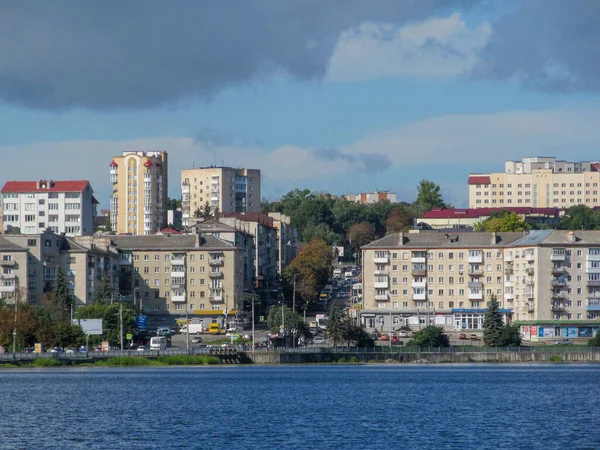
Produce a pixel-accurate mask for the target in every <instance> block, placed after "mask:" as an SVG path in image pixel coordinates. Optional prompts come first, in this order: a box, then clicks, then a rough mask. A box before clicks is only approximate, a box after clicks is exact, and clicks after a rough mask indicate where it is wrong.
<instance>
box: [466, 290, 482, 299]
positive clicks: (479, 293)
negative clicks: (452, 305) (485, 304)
mask: <svg viewBox="0 0 600 450" xmlns="http://www.w3.org/2000/svg"><path fill="white" fill-rule="evenodd" d="M469 300H483V291H471V290H470V289H469Z"/></svg>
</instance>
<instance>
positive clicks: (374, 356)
mask: <svg viewBox="0 0 600 450" xmlns="http://www.w3.org/2000/svg"><path fill="white" fill-rule="evenodd" d="M248 357H249V359H251V360H252V361H253V363H254V364H318V363H336V362H350V361H352V362H365V363H366V362H380V363H383V362H398V363H466V362H507V363H538V362H573V363H575V362H577V363H592V362H600V353H599V352H585V351H582V352H543V353H541V352H540V353H538V352H497V353H495V352H486V353H483V352H458V353H446V352H442V353H435V352H423V353H420V352H414V353H395V352H356V353H354V352H342V353H336V352H327V353H286V352H275V353H271V352H269V353H262V352H261V353H256V354H254V355H253V354H251V353H249V354H248Z"/></svg>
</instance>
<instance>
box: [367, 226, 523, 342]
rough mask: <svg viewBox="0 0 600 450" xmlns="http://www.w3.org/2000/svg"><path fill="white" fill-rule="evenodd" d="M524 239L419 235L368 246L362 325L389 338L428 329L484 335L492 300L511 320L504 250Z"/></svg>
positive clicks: (388, 238) (391, 237)
mask: <svg viewBox="0 0 600 450" xmlns="http://www.w3.org/2000/svg"><path fill="white" fill-rule="evenodd" d="M521 237H523V233H475V232H465V233H442V232H436V231H418V230H415V231H414V232H410V233H395V234H390V235H388V236H386V237H384V238H382V239H379V240H377V241H374V242H372V243H371V244H368V245H366V246H364V247H363V249H362V253H363V258H362V271H363V273H362V287H363V309H362V312H361V320H362V323H363V324H364V325H365V326H366V327H367V328H369V329H378V330H380V331H386V332H387V331H391V330H396V329H397V328H399V327H401V326H404V325H408V326H411V327H413V328H414V329H418V328H420V327H423V326H426V325H428V324H432V325H438V326H442V327H444V328H446V329H456V330H463V329H464V330H466V329H469V330H481V329H482V327H483V318H484V313H485V308H486V303H487V301H488V300H489V299H490V297H491V296H492V295H495V296H496V297H497V299H498V301H499V302H500V307H501V310H502V312H503V313H504V315H505V318H506V320H508V318H509V317H510V311H509V310H508V309H507V304H506V301H505V299H504V295H503V294H504V260H503V256H504V255H503V247H504V246H506V245H508V244H510V243H512V242H514V241H516V240H517V239H519V238H521Z"/></svg>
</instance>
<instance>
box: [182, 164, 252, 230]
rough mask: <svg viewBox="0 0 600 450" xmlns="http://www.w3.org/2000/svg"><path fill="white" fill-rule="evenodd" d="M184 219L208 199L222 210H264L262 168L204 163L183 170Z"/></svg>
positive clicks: (227, 211)
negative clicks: (261, 206)
mask: <svg viewBox="0 0 600 450" xmlns="http://www.w3.org/2000/svg"><path fill="white" fill-rule="evenodd" d="M181 195H182V202H181V206H182V223H183V226H184V227H186V226H188V225H189V219H190V218H191V217H193V215H194V212H195V211H196V210H198V209H202V207H203V206H204V205H205V204H206V203H207V202H208V203H209V204H210V206H211V208H212V209H213V211H214V210H218V211H219V212H221V213H226V214H228V213H245V212H259V211H260V200H261V195H260V170H258V169H244V168H240V169H235V168H232V167H216V166H211V167H200V168H197V169H185V170H182V171H181Z"/></svg>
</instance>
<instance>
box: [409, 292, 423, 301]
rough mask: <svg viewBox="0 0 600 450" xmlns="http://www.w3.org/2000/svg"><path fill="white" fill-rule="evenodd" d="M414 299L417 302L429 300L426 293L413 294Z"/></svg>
mask: <svg viewBox="0 0 600 450" xmlns="http://www.w3.org/2000/svg"><path fill="white" fill-rule="evenodd" d="M412 299H413V300H416V301H419V300H426V299H427V293H425V292H422V293H415V292H413V294H412Z"/></svg>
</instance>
